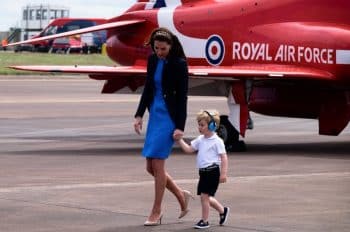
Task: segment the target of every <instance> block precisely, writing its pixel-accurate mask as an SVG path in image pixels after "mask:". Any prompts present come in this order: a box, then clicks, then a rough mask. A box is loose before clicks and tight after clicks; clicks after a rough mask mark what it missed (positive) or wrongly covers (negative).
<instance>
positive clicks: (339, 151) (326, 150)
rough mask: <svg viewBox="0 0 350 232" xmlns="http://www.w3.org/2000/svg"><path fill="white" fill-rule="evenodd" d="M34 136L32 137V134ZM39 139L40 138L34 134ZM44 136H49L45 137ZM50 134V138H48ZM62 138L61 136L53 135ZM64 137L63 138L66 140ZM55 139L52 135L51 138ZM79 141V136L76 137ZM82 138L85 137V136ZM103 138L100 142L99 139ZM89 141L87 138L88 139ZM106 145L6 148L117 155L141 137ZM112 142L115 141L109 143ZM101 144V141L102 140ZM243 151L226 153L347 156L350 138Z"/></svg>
mask: <svg viewBox="0 0 350 232" xmlns="http://www.w3.org/2000/svg"><path fill="white" fill-rule="evenodd" d="M31 139H33V138H31ZM36 139H39V140H42V139H43V138H36ZM45 139H48V138H47V137H46V138H45ZM51 139H52V138H50V140H51ZM56 139H58V140H61V141H62V138H56ZM66 139H67V138H65V139H64V140H66ZM53 140H54V139H53ZM79 141H81V140H79ZM84 141H85V142H86V141H87V140H84ZM98 141H101V143H106V141H104V140H103V139H101V138H99V139H98V140H97V141H96V138H95V140H94V141H93V142H95V143H96V144H98ZM102 141H103V142H102ZM87 142H89V141H87ZM107 143H108V148H106V147H101V148H96V147H94V148H86V147H83V146H84V145H82V148H81V149H80V148H71V149H66V148H63V149H60V148H57V147H55V148H52V149H33V150H29V149H28V150H27V149H23V150H21V151H13V152H9V153H11V154H17V155H33V154H35V155H67V156H70V155H74V156H76V155H79V156H90V155H94V156H95V155H104V156H108V155H110V156H120V155H126V154H127V155H128V156H130V155H140V153H141V150H142V146H143V140H142V139H140V140H127V139H125V140H118V139H115V140H114V141H111V140H109V141H108V142H107ZM111 144H115V145H111ZM102 145H103V144H102ZM247 148H248V149H247V151H246V152H229V153H228V154H229V155H239V156H249V155H287V156H291V155H295V156H309V157H330V158H332V159H333V158H339V159H350V142H345V141H342V142H322V143H321V142H317V143H289V144H247ZM173 153H174V154H176V155H181V154H183V152H182V151H181V149H180V148H179V147H178V146H177V145H176V146H175V147H174V149H173Z"/></svg>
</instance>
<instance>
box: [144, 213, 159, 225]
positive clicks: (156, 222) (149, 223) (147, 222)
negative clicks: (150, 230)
mask: <svg viewBox="0 0 350 232" xmlns="http://www.w3.org/2000/svg"><path fill="white" fill-rule="evenodd" d="M162 217H163V214H161V215H160V217H159V219H158V220H156V221H149V220H147V221H145V223H143V225H144V226H158V225H161V224H162Z"/></svg>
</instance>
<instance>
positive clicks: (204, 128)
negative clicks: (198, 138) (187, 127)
mask: <svg viewBox="0 0 350 232" xmlns="http://www.w3.org/2000/svg"><path fill="white" fill-rule="evenodd" d="M198 130H199V133H201V134H202V135H206V134H208V133H210V132H211V131H210V130H209V129H208V123H207V122H206V121H205V120H204V119H202V120H200V121H198Z"/></svg>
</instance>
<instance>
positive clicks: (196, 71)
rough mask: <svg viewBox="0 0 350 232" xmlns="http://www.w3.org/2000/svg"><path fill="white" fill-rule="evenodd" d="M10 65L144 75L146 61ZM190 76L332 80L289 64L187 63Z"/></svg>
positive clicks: (321, 72) (322, 73)
mask: <svg viewBox="0 0 350 232" xmlns="http://www.w3.org/2000/svg"><path fill="white" fill-rule="evenodd" d="M10 68H13V69H17V70H25V71H37V72H60V73H78V74H79V73H80V74H89V75H108V77H109V78H108V79H111V78H119V77H121V76H135V77H137V76H142V77H145V75H146V65H145V64H136V65H133V66H79V65H72V66H59V65H57V66H40V65H39V66H35V65H28V66H11V67H10ZM189 75H190V77H191V78H198V79H208V80H238V79H247V78H256V79H305V80H332V79H333V78H334V76H333V74H331V73H329V72H327V71H324V70H320V69H315V68H307V67H298V66H290V65H254V66H253V65H251V66H247V65H234V66H217V67H212V66H189Z"/></svg>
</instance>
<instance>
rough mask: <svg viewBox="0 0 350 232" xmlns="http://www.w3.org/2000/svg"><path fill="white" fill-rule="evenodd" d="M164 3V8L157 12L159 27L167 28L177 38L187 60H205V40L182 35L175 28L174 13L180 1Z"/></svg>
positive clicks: (169, 0)
mask: <svg viewBox="0 0 350 232" xmlns="http://www.w3.org/2000/svg"><path fill="white" fill-rule="evenodd" d="M165 3H166V7H162V8H160V9H159V11H158V24H159V26H160V27H166V28H168V29H169V30H170V31H172V32H173V33H174V34H175V35H176V36H177V37H178V38H179V40H180V42H181V44H182V46H183V48H184V50H185V53H186V56H187V57H188V58H205V45H206V43H207V40H206V39H197V38H193V37H189V36H186V35H183V34H182V33H181V32H179V31H178V30H177V29H176V27H175V24H174V12H175V9H176V7H178V6H181V5H182V3H181V0H167V1H165Z"/></svg>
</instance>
